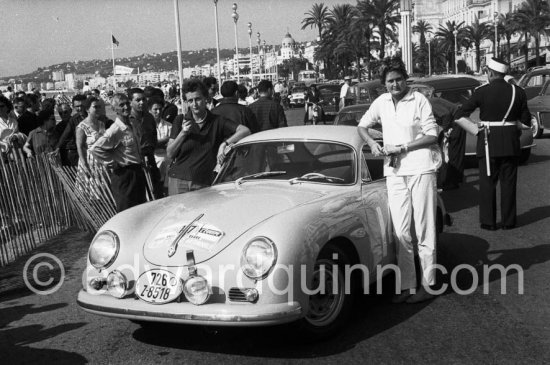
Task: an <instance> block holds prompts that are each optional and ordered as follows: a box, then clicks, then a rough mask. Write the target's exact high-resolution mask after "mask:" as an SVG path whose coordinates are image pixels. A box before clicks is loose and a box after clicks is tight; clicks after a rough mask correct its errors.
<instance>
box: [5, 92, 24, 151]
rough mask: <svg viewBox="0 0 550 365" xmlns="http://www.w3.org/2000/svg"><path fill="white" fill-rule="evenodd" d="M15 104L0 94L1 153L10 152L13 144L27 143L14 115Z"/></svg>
mask: <svg viewBox="0 0 550 365" xmlns="http://www.w3.org/2000/svg"><path fill="white" fill-rule="evenodd" d="M12 110H13V104H12V103H11V101H9V99H8V98H6V97H5V96H4V95H1V94H0V152H6V151H7V150H9V148H10V146H11V143H12V142H14V141H18V142H20V143H21V144H22V143H23V141H25V135H23V134H22V133H19V127H18V125H17V118H16V117H15V115H14V114H13V113H12Z"/></svg>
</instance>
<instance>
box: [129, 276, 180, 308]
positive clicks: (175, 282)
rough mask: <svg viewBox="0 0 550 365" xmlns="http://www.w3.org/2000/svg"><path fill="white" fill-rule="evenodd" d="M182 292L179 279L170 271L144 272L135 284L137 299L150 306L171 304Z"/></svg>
mask: <svg viewBox="0 0 550 365" xmlns="http://www.w3.org/2000/svg"><path fill="white" fill-rule="evenodd" d="M182 291H183V284H182V281H181V279H179V278H178V277H176V276H175V275H174V274H172V273H171V272H170V271H167V270H162V269H154V270H149V271H146V272H144V273H143V274H141V276H140V277H139V278H138V279H137V282H136V295H137V296H138V298H139V299H141V300H144V301H146V302H149V303H152V304H164V303H168V302H171V301H173V300H174V299H176V298H177V297H179V296H180V294H181V293H182Z"/></svg>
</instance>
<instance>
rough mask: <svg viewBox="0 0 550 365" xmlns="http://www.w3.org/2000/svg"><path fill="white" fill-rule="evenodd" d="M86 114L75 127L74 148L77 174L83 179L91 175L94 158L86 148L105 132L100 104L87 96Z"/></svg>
mask: <svg viewBox="0 0 550 365" xmlns="http://www.w3.org/2000/svg"><path fill="white" fill-rule="evenodd" d="M84 105H85V108H86V111H87V112H88V116H87V117H86V118H85V119H84V120H83V121H82V122H80V123H79V124H78V126H77V127H76V149H77V151H78V157H79V159H78V174H79V175H80V178H82V179H83V180H85V179H86V178H87V177H89V176H90V175H92V169H93V168H94V167H95V160H94V158H93V156H92V154H90V153H88V149H89V148H90V146H91V145H92V144H94V143H95V141H97V140H98V139H99V137H101V136H102V135H103V134H104V133H105V124H104V123H103V122H102V121H101V120H100V116H101V112H100V109H101V105H100V102H99V100H97V99H96V98H93V97H91V98H88V99H87V100H86V101H85V103H84Z"/></svg>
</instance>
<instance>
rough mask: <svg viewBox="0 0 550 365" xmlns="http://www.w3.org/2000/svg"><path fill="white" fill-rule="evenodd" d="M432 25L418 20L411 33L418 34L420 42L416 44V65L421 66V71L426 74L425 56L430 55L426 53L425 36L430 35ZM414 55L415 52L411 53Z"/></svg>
mask: <svg viewBox="0 0 550 365" xmlns="http://www.w3.org/2000/svg"><path fill="white" fill-rule="evenodd" d="M432 29H433V27H432V25H431V24H430V23H428V22H427V21H425V20H419V21H418V22H417V23H416V24H415V25H414V26H413V27H412V31H413V33H418V34H419V35H420V37H419V38H420V42H419V44H418V49H417V50H416V54H417V63H419V64H420V65H421V69H422V71H423V72H424V73H426V63H427V62H426V56H428V55H429V54H430V52H429V51H428V47H427V46H428V45H427V44H426V36H427V35H428V34H431V33H432ZM413 53H415V52H413Z"/></svg>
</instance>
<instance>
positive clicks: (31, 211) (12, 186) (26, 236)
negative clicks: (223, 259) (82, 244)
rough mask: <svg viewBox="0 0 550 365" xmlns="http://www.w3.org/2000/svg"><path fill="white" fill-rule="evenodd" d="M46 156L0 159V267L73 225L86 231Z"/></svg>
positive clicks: (17, 152)
mask: <svg viewBox="0 0 550 365" xmlns="http://www.w3.org/2000/svg"><path fill="white" fill-rule="evenodd" d="M74 211H75V209H74V206H73V205H72V203H71V201H70V200H69V199H68V196H67V194H66V193H65V191H64V190H63V188H62V186H61V183H60V181H59V179H58V178H57V175H56V174H55V173H54V172H53V170H52V169H51V168H50V165H49V163H48V161H47V160H46V158H45V156H44V155H41V156H36V157H35V158H31V159H28V158H26V157H25V156H24V153H23V151H22V150H21V149H19V148H14V149H12V150H11V151H10V152H9V153H3V154H1V155H0V266H5V265H7V264H8V263H10V262H12V261H14V260H15V259H16V258H18V257H20V256H23V255H25V254H27V253H29V252H31V251H32V250H33V249H34V248H36V247H37V246H38V244H39V243H41V242H44V241H46V240H48V239H50V238H52V237H54V236H55V235H57V234H59V233H60V232H61V231H63V230H64V229H66V228H68V227H69V226H72V225H75V224H77V225H79V226H81V227H83V225H82V223H83V222H81V221H78V220H77V219H78V216H77V215H75V214H74Z"/></svg>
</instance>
